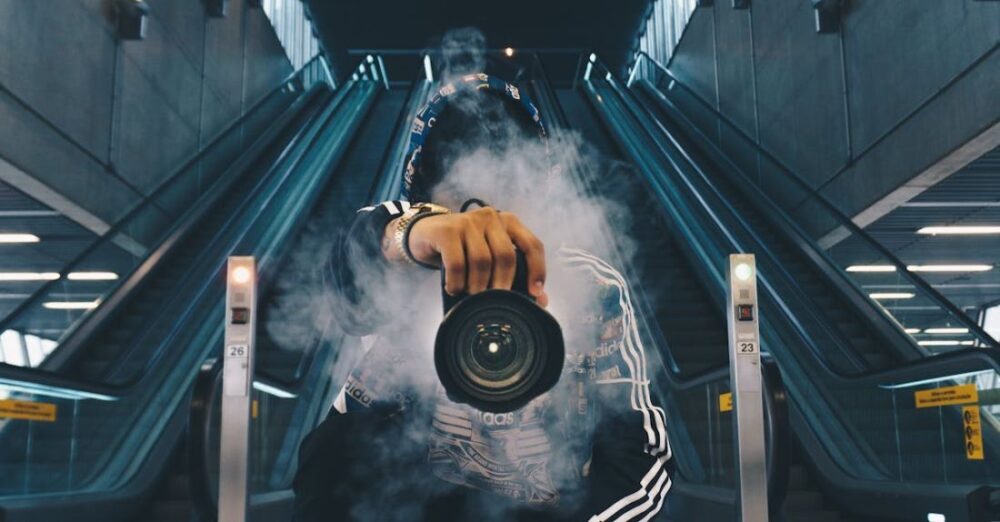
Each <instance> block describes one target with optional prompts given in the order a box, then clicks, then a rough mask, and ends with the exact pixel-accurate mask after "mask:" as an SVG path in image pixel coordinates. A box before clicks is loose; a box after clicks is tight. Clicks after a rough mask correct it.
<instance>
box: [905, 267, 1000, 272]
mask: <svg viewBox="0 0 1000 522" xmlns="http://www.w3.org/2000/svg"><path fill="white" fill-rule="evenodd" d="M906 268H907V270H909V271H910V272H986V271H987V270H992V269H993V265H910V266H908V267H906Z"/></svg>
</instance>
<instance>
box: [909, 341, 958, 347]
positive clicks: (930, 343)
mask: <svg viewBox="0 0 1000 522" xmlns="http://www.w3.org/2000/svg"><path fill="white" fill-rule="evenodd" d="M917 344H919V345H920V346H958V345H960V344H962V343H961V341H955V340H947V341H917Z"/></svg>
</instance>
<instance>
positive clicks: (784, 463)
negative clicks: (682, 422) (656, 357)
mask: <svg viewBox="0 0 1000 522" xmlns="http://www.w3.org/2000/svg"><path fill="white" fill-rule="evenodd" d="M661 335H662V334H661ZM763 364H770V365H771V368H765V367H764V366H763ZM664 370H667V368H666V367H664ZM662 375H664V376H665V377H666V380H667V381H668V383H669V386H670V387H671V388H672V389H673V390H676V391H681V390H690V389H693V388H698V387H703V386H708V385H709V384H713V383H717V382H720V381H728V380H729V379H730V366H729V365H728V364H726V365H724V366H720V367H717V368H714V369H708V370H705V371H703V372H701V373H699V374H698V375H696V376H694V377H687V378H680V377H679V376H677V375H676V374H675V373H673V372H672V371H669V370H668V371H664V372H663V373H662ZM762 379H763V384H764V387H765V393H764V400H765V402H766V407H767V411H766V418H765V421H766V422H767V425H768V431H767V432H766V433H765V436H766V439H765V447H766V448H768V461H769V466H768V468H767V473H768V476H767V481H768V491H769V497H770V498H771V499H772V503H773V504H774V505H775V506H779V505H780V503H781V502H782V501H783V498H784V496H785V493H786V490H787V482H788V478H787V477H788V474H789V469H788V468H789V467H790V461H791V457H790V455H789V454H788V451H789V449H788V447H789V446H788V444H786V443H785V441H787V440H788V439H789V438H790V436H789V434H788V430H789V429H790V428H789V425H788V421H787V419H788V415H787V401H786V397H787V393H786V392H785V388H784V384H783V382H782V381H781V378H780V373H779V372H778V371H777V369H776V367H774V365H773V362H769V361H768V360H765V361H764V362H763V363H762Z"/></svg>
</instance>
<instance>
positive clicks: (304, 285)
mask: <svg viewBox="0 0 1000 522" xmlns="http://www.w3.org/2000/svg"><path fill="white" fill-rule="evenodd" d="M382 74H384V72H383V73H382ZM385 85H386V87H387V88H384V89H379V91H378V94H377V97H376V99H375V101H374V103H373V105H372V108H371V109H370V110H369V111H368V115H367V117H366V118H365V120H364V122H363V123H362V124H361V125H360V127H359V128H358V131H357V132H356V133H355V134H354V135H353V137H352V138H351V141H350V146H349V148H348V150H347V152H346V154H345V155H344V157H343V158H342V160H341V161H340V162H339V163H338V164H337V166H336V168H335V170H334V172H333V174H332V176H331V178H330V181H329V183H328V184H327V185H326V186H325V187H323V188H322V189H321V190H317V191H316V193H315V194H314V195H313V198H314V199H315V201H316V202H315V205H314V206H312V209H311V211H310V216H309V217H308V219H306V220H304V221H303V223H302V226H301V228H300V230H299V233H298V234H297V236H296V238H295V239H294V240H293V241H291V242H290V246H289V249H288V250H287V251H286V252H285V253H284V255H283V256H282V257H281V258H278V259H276V260H275V261H276V262H275V263H274V264H273V266H272V268H270V269H268V270H267V271H262V273H261V274H260V281H259V289H258V293H259V295H260V296H261V297H260V298H259V302H260V306H261V308H260V315H259V323H258V330H257V331H258V334H257V335H258V338H257V339H258V340H257V367H256V371H255V383H256V384H258V386H255V389H254V391H253V400H254V403H255V404H256V406H255V407H254V408H255V412H256V413H255V414H254V416H255V419H257V420H258V421H259V422H258V423H256V424H255V430H254V431H252V438H251V454H250V478H249V489H248V497H249V503H250V515H249V517H250V519H253V520H287V519H289V518H290V513H291V511H290V510H291V507H292V494H291V479H292V477H293V476H294V471H295V469H296V462H297V461H296V459H297V450H298V446H299V443H300V441H301V440H302V438H303V437H304V436H305V435H306V434H307V433H308V432H309V431H310V430H312V428H314V427H315V426H316V425H317V424H319V423H320V422H322V420H323V419H324V418H325V416H326V414H327V412H328V411H329V408H330V405H331V403H332V401H333V396H334V394H335V393H336V392H338V391H339V387H338V386H339V383H342V382H343V380H344V377H345V376H344V375H336V374H334V375H331V369H333V368H340V369H343V368H347V369H349V368H350V367H351V366H352V364H351V363H350V362H349V361H352V360H354V359H353V358H354V357H357V356H358V355H360V354H362V353H363V349H362V347H361V345H360V344H359V340H358V339H356V338H351V337H348V336H346V335H345V334H344V333H343V332H341V331H339V328H338V327H337V325H336V323H335V322H333V320H332V318H331V316H330V313H329V309H328V308H327V307H326V305H325V304H324V303H323V301H324V299H325V297H324V296H323V291H324V288H325V283H324V281H323V280H322V274H323V272H324V270H323V268H324V267H325V265H326V263H327V262H328V260H329V257H328V256H329V254H330V251H331V249H332V242H333V239H334V236H335V233H336V232H337V227H338V226H340V225H341V224H342V223H345V222H348V221H349V220H350V219H351V215H352V214H353V213H354V212H355V211H356V209H357V208H358V207H359V206H361V205H363V204H364V203H365V202H368V201H374V200H376V199H379V200H380V199H381V198H380V196H379V194H382V193H387V192H391V188H390V187H392V186H397V187H398V177H399V175H400V174H401V172H402V168H401V163H400V161H401V158H402V155H403V152H404V151H405V141H406V140H407V139H408V137H409V129H410V122H411V121H412V118H413V116H414V114H415V113H416V110H417V109H418V108H419V107H420V106H421V105H422V104H423V103H424V102H425V101H426V97H427V95H428V93H429V92H430V83H429V82H427V81H423V80H418V81H414V82H393V83H392V84H389V83H388V82H386V84H385ZM401 142H402V146H401V145H400V143H401ZM345 360H346V361H348V362H345ZM221 366H222V364H221V360H212V361H210V363H208V364H206V366H205V367H204V369H203V371H202V373H201V375H200V376H199V380H198V384H197V385H196V387H195V392H194V400H193V402H192V410H191V421H190V425H191V428H190V431H189V436H188V438H187V442H186V444H187V445H188V447H189V448H190V450H189V451H190V454H189V459H188V461H187V462H186V464H187V467H188V470H189V471H188V474H189V475H190V477H191V478H190V485H191V487H190V492H191V495H192V496H193V499H192V500H193V502H194V507H195V510H196V512H197V513H198V516H199V517H200V518H201V519H211V518H213V517H214V516H215V513H216V512H217V502H218V480H219V478H218V474H219V471H218V465H219V446H218V444H219V412H220V404H221V402H220V398H221V395H220V394H221V385H222V383H221V371H220V370H221ZM162 480H163V483H164V484H170V482H171V481H172V480H176V479H175V478H174V476H171V475H169V474H168V475H167V476H166V477H165V478H164V479H162ZM169 502H170V500H169V499H158V503H159V504H167V503H169ZM154 508H155V505H154Z"/></svg>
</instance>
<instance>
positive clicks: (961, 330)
mask: <svg viewBox="0 0 1000 522" xmlns="http://www.w3.org/2000/svg"><path fill="white" fill-rule="evenodd" d="M924 333H929V334H964V333H969V329H968V328H928V329H926V330H924Z"/></svg>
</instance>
